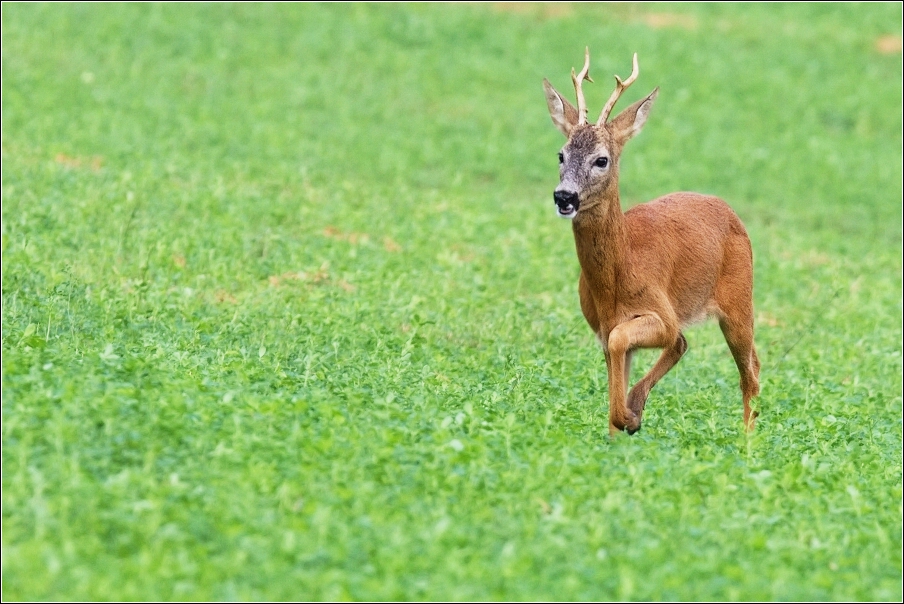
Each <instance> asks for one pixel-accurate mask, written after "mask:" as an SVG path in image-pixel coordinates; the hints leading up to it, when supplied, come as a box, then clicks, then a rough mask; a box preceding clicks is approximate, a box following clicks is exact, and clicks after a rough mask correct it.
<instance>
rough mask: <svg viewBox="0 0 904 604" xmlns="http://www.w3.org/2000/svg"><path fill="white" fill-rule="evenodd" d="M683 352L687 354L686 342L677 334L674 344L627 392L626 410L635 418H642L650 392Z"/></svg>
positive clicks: (679, 358)
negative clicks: (631, 412)
mask: <svg viewBox="0 0 904 604" xmlns="http://www.w3.org/2000/svg"><path fill="white" fill-rule="evenodd" d="M685 352H687V340H686V339H685V338H684V334H680V333H679V334H678V339H677V340H675V343H674V344H672V345H671V346H669V347H668V348H666V349H664V350H663V351H662V354H661V355H659V360H657V361H656V364H655V365H653V368H652V369H650V371H649V373H647V374H646V375H645V376H643V378H642V379H641V380H640V381H638V382H637V383H636V384H634V387H633V388H631V391H630V392H628V409H630V410H631V411H633V412H634V413H635V414H637V417H640V418H642V417H643V409H644V407H645V406H646V404H647V397H648V396H650V390H652V389H653V386H655V385H656V383H657V382H659V380H661V379H662V376H664V375H665V374H666V373H668V372H669V370H670V369H671V368H672V367H674V366H675V364H676V363H677V362H678V361H680V360H681V357H683V356H684V353H685Z"/></svg>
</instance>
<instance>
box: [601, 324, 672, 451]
mask: <svg viewBox="0 0 904 604" xmlns="http://www.w3.org/2000/svg"><path fill="white" fill-rule="evenodd" d="M677 337H678V334H677V330H672V329H669V328H668V326H667V325H666V324H665V323H664V322H663V321H662V319H661V318H660V317H659V315H656V314H648V315H641V316H639V317H635V318H633V319H631V320H630V321H626V322H625V323H622V324H620V325H617V326H616V327H615V329H613V330H612V332H611V333H610V334H609V340H608V342H607V354H606V362H607V364H608V371H607V373H608V378H609V435H610V436H612V435H614V434H615V433H616V432H617V431H619V430H626V431H627V432H628V434H634V433H635V432H637V431H638V430H639V429H640V421H641V414H640V413H639V412H636V411H635V410H632V409H630V408H628V405H627V401H626V390H627V384H626V383H625V382H626V380H625V370H626V367H627V364H628V362H630V361H629V354H630V353H631V352H632V351H634V350H635V349H637V348H667V347H670V346H672V345H673V344H674V342H675V340H676V339H677Z"/></svg>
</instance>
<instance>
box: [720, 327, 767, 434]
mask: <svg viewBox="0 0 904 604" xmlns="http://www.w3.org/2000/svg"><path fill="white" fill-rule="evenodd" d="M719 327H721V328H722V333H723V334H724V335H725V341H726V342H728V348H729V349H730V350H731V355H732V356H733V357H734V360H735V364H736V365H737V366H738V373H740V374H741V396H742V397H743V399H744V426H745V427H746V428H747V431H748V432H751V431H752V430H753V426H754V423H755V422H756V416H757V415H758V414H759V413H758V412H757V411H754V410H753V409H751V407H750V399H752V398H753V397H755V396H756V395H758V394H759V393H760V360H759V359H758V358H757V356H756V348H755V347H754V345H753V318H752V317H751V318H750V319H749V320H748V319H747V318H746V317H744V318H738V317H723V318H721V319H720V320H719Z"/></svg>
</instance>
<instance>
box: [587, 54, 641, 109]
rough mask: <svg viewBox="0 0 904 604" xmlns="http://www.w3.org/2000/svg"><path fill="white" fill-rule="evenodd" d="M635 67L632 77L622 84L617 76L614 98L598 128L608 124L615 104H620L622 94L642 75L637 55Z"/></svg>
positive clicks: (635, 56)
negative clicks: (619, 99) (607, 121)
mask: <svg viewBox="0 0 904 604" xmlns="http://www.w3.org/2000/svg"><path fill="white" fill-rule="evenodd" d="M633 63H634V64H633V67H632V69H631V77H630V78H628V79H627V80H625V81H624V82H622V80H621V78H620V77H618V76H615V91H614V92H613V93H612V96H610V97H609V100H608V101H606V105H605V106H604V107H603V112H602V113H600V119H598V120H597V121H596V125H597V126H602V125H603V124H605V123H606V120H608V119H609V114H610V113H612V108H613V107H615V103H617V102H618V98H619V97H620V96H621V95H622V93H623V92H624V91H625V90H626V89H627V88H628V86H630V85H631V84H633V83H634V80H636V79H637V76H638V74H639V73H640V69H639V68H638V67H637V53H636V52H635V53H634V62H633Z"/></svg>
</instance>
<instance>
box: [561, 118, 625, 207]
mask: <svg viewBox="0 0 904 604" xmlns="http://www.w3.org/2000/svg"><path fill="white" fill-rule="evenodd" d="M614 150H615V146H614V145H612V143H611V137H610V136H609V133H608V132H607V131H606V129H605V128H597V127H595V126H592V125H588V126H584V127H578V128H576V129H575V130H574V131H572V133H571V136H570V137H569V139H568V142H567V143H566V144H565V146H564V147H563V148H562V150H561V151H559V186H558V187H556V190H555V193H553V199H554V200H555V203H556V212H557V213H558V215H559V216H561V217H562V218H574V217H575V216H577V214H578V210H579V209H580V207H581V203H582V202H584V201H586V200H587V198H588V197H592V196H593V194H594V193H596V192H597V191H599V190H601V189H603V188H605V186H606V184H607V183H608V182H609V180H610V179H611V177H612V175H613V174H614V173H615V171H614V167H615V163H616V162H617V161H618V158H617V157H614V153H613V151H614Z"/></svg>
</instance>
